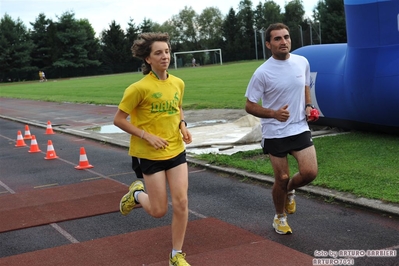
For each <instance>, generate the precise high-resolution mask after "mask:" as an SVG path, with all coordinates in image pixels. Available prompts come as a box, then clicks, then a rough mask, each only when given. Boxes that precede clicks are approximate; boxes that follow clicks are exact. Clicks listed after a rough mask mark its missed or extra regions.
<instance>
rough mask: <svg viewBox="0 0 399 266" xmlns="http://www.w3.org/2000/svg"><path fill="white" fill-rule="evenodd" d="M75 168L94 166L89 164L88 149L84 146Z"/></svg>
mask: <svg viewBox="0 0 399 266" xmlns="http://www.w3.org/2000/svg"><path fill="white" fill-rule="evenodd" d="M75 168H76V169H78V170H82V169H87V168H93V165H91V164H89V161H88V160H87V156H86V151H85V148H83V147H81V148H80V156H79V165H78V166H75Z"/></svg>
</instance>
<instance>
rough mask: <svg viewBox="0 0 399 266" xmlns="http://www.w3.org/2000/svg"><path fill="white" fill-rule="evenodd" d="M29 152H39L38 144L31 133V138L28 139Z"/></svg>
mask: <svg viewBox="0 0 399 266" xmlns="http://www.w3.org/2000/svg"><path fill="white" fill-rule="evenodd" d="M29 152H41V150H40V149H39V145H37V141H36V137H35V135H32V140H31V141H30V150H29Z"/></svg>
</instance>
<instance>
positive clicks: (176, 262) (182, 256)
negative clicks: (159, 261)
mask: <svg viewBox="0 0 399 266" xmlns="http://www.w3.org/2000/svg"><path fill="white" fill-rule="evenodd" d="M170 256H172V254H170V255H169V258H170ZM169 266H190V264H188V262H187V261H186V253H177V254H176V255H175V256H174V257H173V258H170V259H169Z"/></svg>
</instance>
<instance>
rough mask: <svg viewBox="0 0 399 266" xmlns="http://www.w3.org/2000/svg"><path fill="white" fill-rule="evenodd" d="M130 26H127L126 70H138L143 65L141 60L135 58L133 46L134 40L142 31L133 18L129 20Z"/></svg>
mask: <svg viewBox="0 0 399 266" xmlns="http://www.w3.org/2000/svg"><path fill="white" fill-rule="evenodd" d="M127 25H128V27H127V28H126V35H125V46H126V48H125V49H126V56H127V58H128V60H127V62H126V63H127V65H126V71H136V70H137V69H139V68H140V67H141V64H142V62H141V60H140V59H137V58H134V57H133V56H132V51H131V47H132V45H133V42H134V40H136V39H137V38H138V36H139V33H140V28H139V27H137V26H136V24H135V23H134V21H133V19H132V18H130V20H129V22H128V24H127Z"/></svg>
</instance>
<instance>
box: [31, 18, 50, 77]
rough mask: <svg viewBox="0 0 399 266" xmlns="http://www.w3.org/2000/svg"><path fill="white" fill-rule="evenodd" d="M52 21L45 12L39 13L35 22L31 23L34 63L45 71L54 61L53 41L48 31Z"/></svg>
mask: <svg viewBox="0 0 399 266" xmlns="http://www.w3.org/2000/svg"><path fill="white" fill-rule="evenodd" d="M52 23H53V22H52V21H51V20H50V19H47V18H46V16H45V15H44V14H43V13H40V14H39V16H38V17H37V18H36V20H35V22H34V23H32V22H31V23H30V24H31V25H32V31H31V33H30V38H31V40H32V41H33V43H34V48H33V50H32V53H31V57H32V65H33V66H35V67H37V68H38V69H41V70H45V71H46V70H47V69H46V68H48V67H50V66H51V65H52V63H53V62H52V60H51V50H52V47H51V43H52V42H53V41H52V40H51V35H50V34H49V32H48V28H49V26H50V25H51V24H52Z"/></svg>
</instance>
